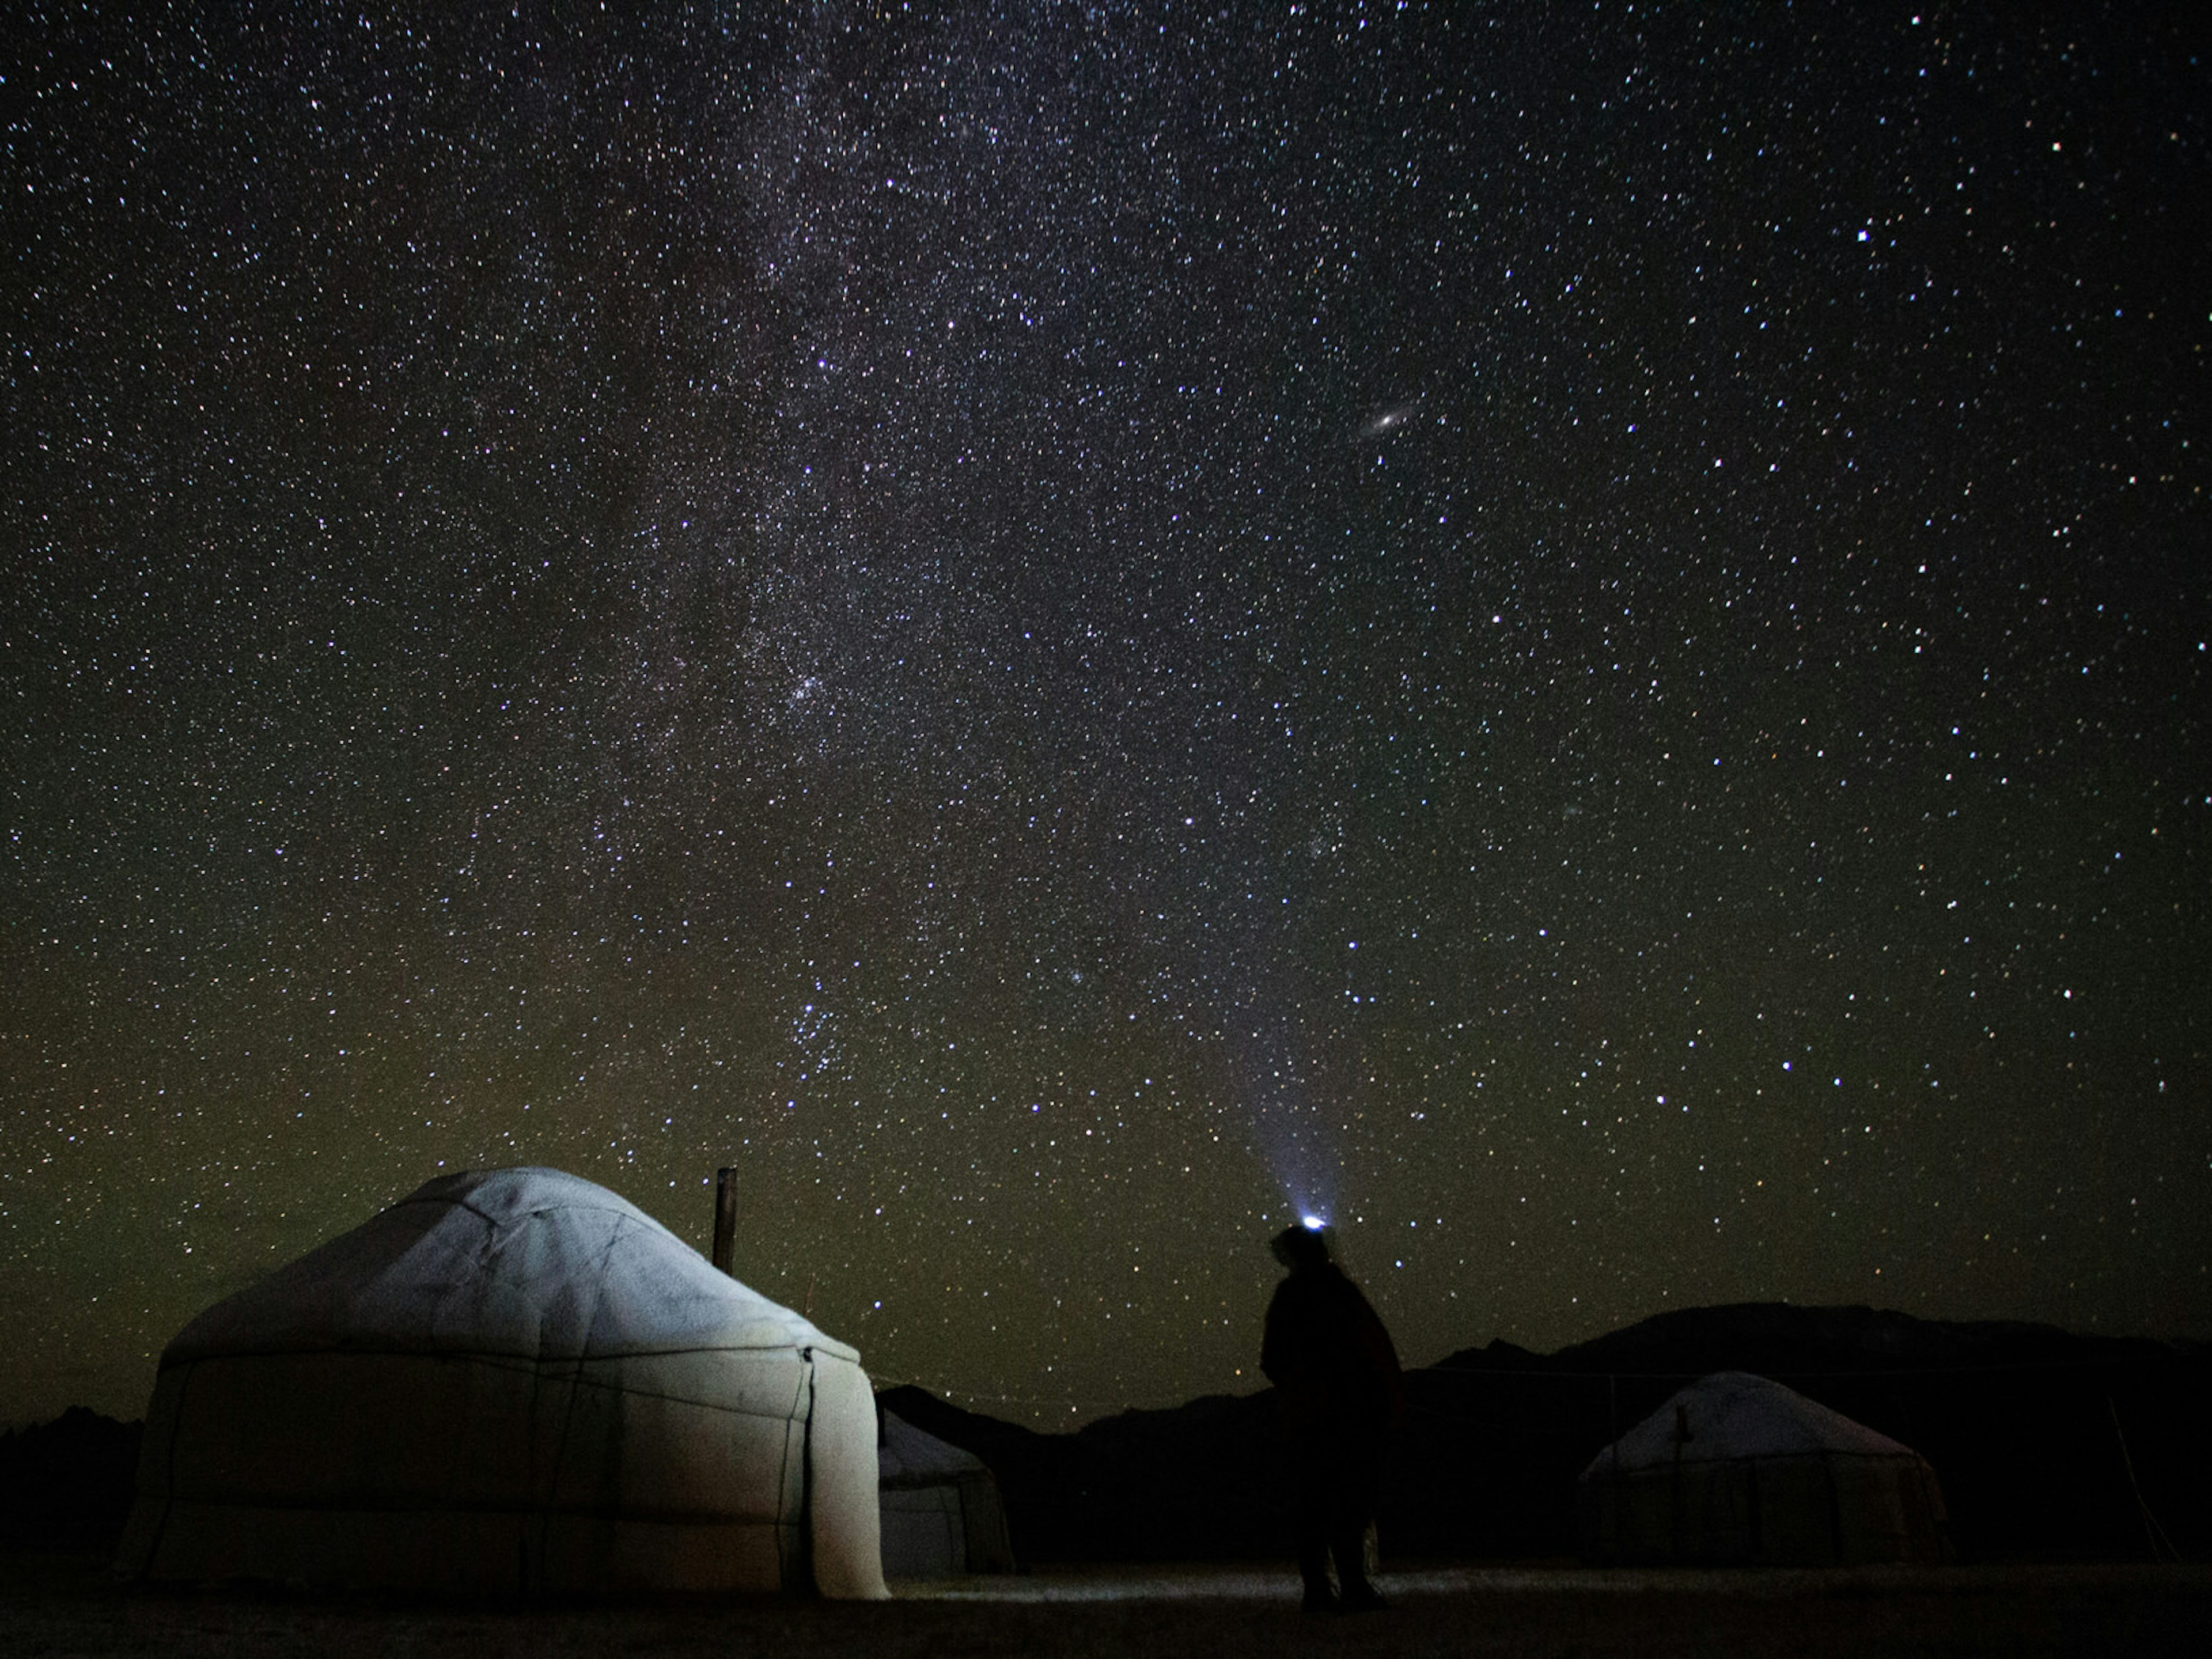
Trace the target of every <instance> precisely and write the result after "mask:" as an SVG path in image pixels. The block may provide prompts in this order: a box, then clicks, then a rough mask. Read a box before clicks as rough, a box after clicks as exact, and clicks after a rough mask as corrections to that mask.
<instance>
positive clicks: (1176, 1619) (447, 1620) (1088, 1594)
mask: <svg viewBox="0 0 2212 1659" xmlns="http://www.w3.org/2000/svg"><path fill="white" fill-rule="evenodd" d="M1382 1582H1383V1585H1384V1587H1385V1589H1387V1590H1389V1594H1390V1595H1391V1600H1392V1605H1391V1607H1390V1610H1389V1612H1387V1613H1379V1614H1374V1615H1370V1616H1363V1617H1357V1618H1340V1619H1330V1620H1316V1619H1310V1618H1307V1617H1304V1615H1302V1614H1301V1613H1299V1611H1298V1608H1297V1583H1296V1581H1295V1579H1294V1577H1292V1575H1291V1573H1290V1572H1289V1571H1287V1570H1286V1569H1283V1568H1277V1567H1273V1566H1267V1567H1261V1566H1251V1567H1164V1568H1141V1567H1139V1568H1128V1567H1115V1568H1097V1569H1089V1570H1081V1571H1050V1572H1039V1573H1036V1574H1034V1575H1025V1576H1023V1577H1012V1578H990V1579H985V1578H971V1579H964V1580H956V1581H951V1582H950V1583H933V1584H921V1583H912V1584H902V1585H899V1586H897V1587H896V1588H897V1589H899V1591H900V1599H899V1600H897V1601H892V1602H889V1603H882V1602H878V1603H872V1604H856V1603H849V1602H848V1603H838V1602H803V1601H782V1600H775V1599H769V1598H745V1599H733V1598H702V1599H673V1598H655V1599H651V1600H635V1601H599V1602H592V1603H584V1604H577V1605H573V1606H550V1607H549V1606H545V1605H542V1604H538V1605H520V1604H499V1603H450V1602H425V1601H394V1600H387V1599H382V1598H373V1597H334V1596H306V1595H276V1594H252V1593H246V1592H239V1591H221V1592H216V1591H200V1592H178V1591H171V1590H160V1589H148V1588H145V1587H143V1586H121V1585H118V1584H117V1583H115V1582H114V1581H113V1579H112V1577H110V1576H109V1574H108V1572H107V1570H106V1565H105V1563H104V1562H101V1561H99V1560H95V1559H88V1558H85V1557H61V1556H14V1557H0V1654H4V1655H8V1656H11V1659H12V1656H19V1655H20V1656H33V1655H36V1656H46V1655H64V1656H65V1655H84V1656H100V1659H107V1656H118V1655H138V1654H144V1655H149V1656H153V1655H159V1656H161V1659H189V1656H196V1655H203V1654H205V1655H217V1654H220V1655H225V1656H229V1655H264V1654H265V1655H298V1656H301V1659H356V1656H361V1659H367V1656H408V1659H445V1656H455V1659H459V1656H467V1659H505V1656H510V1655H512V1656H517V1659H520V1656H531V1659H562V1656H568V1655H576V1656H592V1659H603V1656H616V1655H639V1656H656V1659H657V1656H671V1659H673V1656H685V1655H693V1654H696V1655H701V1656H708V1655H712V1656H714V1659H748V1656H756V1655H760V1656H765V1655H781V1654H790V1655H793V1656H805V1659H847V1656H850V1659H863V1656H865V1659H909V1656H914V1659H919V1656H931V1659H935V1656H958V1655H969V1654H973V1655H993V1656H998V1655H1026V1654H1050V1655H1053V1656H1055V1659H1059V1656H1071V1659H1083V1656H1090V1655H1100V1656H1104V1655H1116V1656H1119V1655H1133V1656H1141V1659H1161V1656H1165V1655H1170V1654H1199V1655H1203V1656H1205V1659H1248V1656H1249V1659H1294V1656H1300V1655H1305V1654H1316V1655H1326V1656H1336V1655H1367V1654H1374V1655H1383V1654H1389V1655H1422V1654H1471V1655H1485V1654H1498V1655H1507V1654H1510V1655H1514V1656H1530V1659H1565V1656H1570V1655H1572V1656H1578V1659H1594V1656H1602V1655H1612V1654H1621V1655H1631V1654H1633V1655H1638V1656H1644V1655H1649V1656H1657V1659H1668V1656H1689V1655H1728V1656H1731V1659H1735V1656H1741V1655H1747V1654H1781V1655H1823V1656H1825V1655H1844V1654H1850V1655H1859V1654H1881V1655H1885V1656H1887V1655H1918V1654H1931V1655H1938V1654H1940V1655H1953V1654H1958V1655H1966V1654H1972V1655H1998V1654H2002V1655H2006V1656H2020V1655H2045V1654H2049V1655H2060V1654H2063V1655H2069V1656H2071V1655H2081V1654H2130V1655H2132V1654H2142V1655H2165V1654H2174V1655H2182V1654H2186V1655H2189V1656H2191V1659H2197V1656H2198V1655H2201V1654H2203V1653H2205V1652H2207V1651H2212V1567H2207V1566H2197V1565H2189V1566H2179V1567H2154V1566H2140V1567H2130V1566H2110V1565H2087V1566H2070V1565H2067V1566H2033V1567H2025V1566H2008V1567H1973V1568H1943V1569H1922V1570H1904V1569H1869V1570H1859V1571H1828V1572H1818V1571H1802V1572H1799V1571H1739V1572H1695V1571H1673V1572H1635V1571H1588V1570H1583V1569H1577V1568H1571V1567H1554V1568H1547V1567H1527V1566H1516V1567H1468V1566H1443V1565H1437V1566H1431V1567H1425V1568H1413V1569H1409V1570H1407V1571H1399V1572H1395V1573H1386V1574H1385V1575H1384V1576H1383V1580H1382Z"/></svg>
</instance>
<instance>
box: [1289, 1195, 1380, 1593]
mask: <svg viewBox="0 0 2212 1659" xmlns="http://www.w3.org/2000/svg"><path fill="white" fill-rule="evenodd" d="M1270 1248H1271V1249H1273V1251H1274V1253H1275V1259H1276V1260H1277V1261H1279V1262H1281V1263H1282V1264H1283V1265H1284V1266H1285V1267H1288V1268H1289V1269H1290V1270H1291V1272H1290V1276H1289V1277H1288V1278H1287V1279H1284V1280H1283V1282H1282V1283H1281V1284H1280V1285H1277V1286H1276V1287H1275V1299H1274V1300H1273V1302H1271V1303H1269V1304H1267V1337H1266V1340H1265V1341H1264V1342H1263V1343H1262V1344H1261V1349H1260V1369H1261V1370H1263V1371H1265V1372H1266V1373H1267V1380H1268V1381H1269V1382H1270V1383H1273V1384H1274V1385H1275V1395H1276V1399H1277V1401H1279V1404H1280V1406H1281V1407H1282V1413H1283V1428H1284V1431H1285V1436H1286V1437H1287V1438H1288V1439H1289V1442H1290V1448H1291V1497H1292V1502H1293V1504H1295V1506H1296V1515H1297V1548H1298V1573H1299V1576H1300V1577H1303V1578H1304V1580H1305V1586H1306V1598H1305V1607H1306V1611H1307V1612H1308V1613H1328V1612H1331V1611H1333V1610H1334V1609H1335V1608H1337V1607H1343V1608H1344V1609H1346V1611H1348V1612H1360V1613H1364V1612H1370V1611H1372V1610H1375V1609H1377V1608H1380V1607H1382V1606H1383V1597H1382V1595H1381V1594H1380V1593H1379V1592H1378V1591H1377V1590H1376V1588H1375V1586H1374V1585H1372V1584H1370V1583H1368V1581H1367V1559H1366V1543H1367V1528H1368V1526H1369V1524H1370V1522H1372V1521H1373V1520H1374V1518H1375V1500H1376V1495H1377V1492H1378V1490H1379V1489H1380V1487H1381V1486H1382V1481H1383V1437H1384V1435H1385V1433H1386V1431H1388V1430H1389V1426H1390V1425H1391V1424H1392V1423H1393V1422H1395V1420H1396V1419H1398V1417H1399V1416H1400V1415H1401V1413H1403V1412H1404V1410H1405V1394H1404V1390H1403V1389H1402V1388H1401V1385H1400V1383H1399V1380H1398V1351H1397V1350H1396V1349H1395V1348H1394V1347H1392V1346H1390V1333H1389V1332H1388V1331H1386V1330H1384V1329H1383V1322H1382V1321H1381V1320H1380V1319H1378V1318H1376V1315H1375V1310H1374V1309H1372V1308H1371V1307H1370V1306H1368V1304H1367V1298H1366V1297H1364V1296H1362V1295H1361V1294H1360V1293H1359V1287H1358V1285H1355V1284H1353V1283H1352V1281H1351V1280H1350V1279H1347V1278H1346V1277H1345V1276H1344V1273H1343V1270H1342V1269H1341V1268H1340V1267H1338V1266H1337V1265H1336V1263H1335V1262H1334V1261H1331V1260H1330V1259H1329V1253H1328V1237H1326V1236H1325V1235H1324V1234H1323V1233H1322V1231H1321V1230H1320V1229H1319V1228H1317V1227H1288V1228H1285V1229H1284V1231H1281V1232H1280V1233H1278V1234H1277V1235H1276V1236H1275V1238H1274V1242H1273V1244H1272V1245H1271V1246H1270ZM1331 1555H1334V1557H1335V1558H1336V1578H1337V1583H1338V1584H1339V1586H1340V1592H1341V1597H1342V1599H1341V1601H1340V1600H1339V1597H1338V1595H1337V1594H1335V1593H1332V1592H1331V1590H1330V1589H1329V1584H1328V1562H1329V1558H1330V1556H1331Z"/></svg>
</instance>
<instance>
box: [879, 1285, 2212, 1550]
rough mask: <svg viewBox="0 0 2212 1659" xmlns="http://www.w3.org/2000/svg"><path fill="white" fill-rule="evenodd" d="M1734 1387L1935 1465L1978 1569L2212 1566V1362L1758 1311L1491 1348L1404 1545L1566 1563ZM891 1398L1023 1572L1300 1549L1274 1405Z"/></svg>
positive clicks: (1418, 1458)
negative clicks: (1641, 1456)
mask: <svg viewBox="0 0 2212 1659" xmlns="http://www.w3.org/2000/svg"><path fill="white" fill-rule="evenodd" d="M1717 1370H1747V1371H1752V1372H1755V1373H1757V1374H1759V1375H1760V1376H1770V1377H1772V1378H1774V1379H1775V1380H1776V1381H1778V1382H1781V1383H1786V1384H1787V1385H1788V1386H1790V1387H1791V1388H1793V1389H1796V1390H1797V1391H1798V1392H1799V1393H1801V1394H1803V1395H1807V1396H1808V1397H1809V1398H1812V1399H1814V1400H1817V1401H1820V1403H1821V1404H1823V1405H1826V1406H1828V1407H1832V1409H1834V1410H1837V1411H1839V1412H1842V1413H1844V1415H1845V1416H1847V1417H1850V1418H1854V1419H1857V1420H1858V1421H1860V1422H1862V1423H1864V1424H1866V1425H1867V1426H1869V1428H1873V1429H1876V1430H1879V1431H1881V1432H1882V1433H1884V1434H1887V1435H1888V1436H1890V1437H1892V1438H1893V1439H1896V1440H1899V1441H1902V1442H1903V1443H1905V1444H1906V1445H1909V1446H1911V1447H1913V1448H1914V1449H1916V1450H1917V1451H1919V1452H1920V1453H1921V1454H1922V1455H1923V1456H1925V1457H1926V1458H1927V1459H1928V1460H1929V1462H1930V1463H1931V1464H1933V1465H1934V1467H1935V1468H1936V1474H1937V1476H1938V1478H1939V1479H1940V1480H1942V1482H1943V1485H1944V1490H1945V1493H1946V1496H1947V1498H1948V1503H1949V1507H1950V1512H1951V1517H1952V1523H1953V1537H1954V1543H1955V1544H1956V1545H1957V1547H1959V1549H1960V1553H1961V1554H1962V1555H1964V1556H1965V1557H1966V1558H1967V1559H1974V1558H1976V1557H1984V1558H1986V1557H1990V1556H2008V1557H2021V1556H2081V1557H2115V1556H2118V1557H2125V1556H2142V1555H2144V1554H2147V1553H2149V1552H2150V1549H2151V1545H2150V1542H2149V1540H2150V1538H2151V1536H2152V1533H2151V1528H2150V1526H2149V1523H2148V1520H2147V1517H2146V1511H2148V1515H2149V1516H2152V1517H2155V1519H2156V1521H2157V1523H2158V1524H2159V1526H2160V1527H2161V1528H2163V1529H2164V1531H2165V1534H2166V1535H2167V1536H2170V1537H2171V1538H2172V1540H2173V1541H2174V1542H2175V1543H2177V1544H2179V1545H2180V1546H2181V1547H2184V1548H2185V1549H2189V1548H2194V1549H2197V1550H2202V1549H2203V1548H2204V1547H2206V1546H2207V1545H2208V1544H2212V1516H2207V1514H2206V1504H2205V1499H2204V1498H2203V1493H2204V1492H2207V1491H2208V1490H2212V1413H2207V1412H2206V1411H2205V1409H2204V1407H2205V1403H2206V1401H2207V1400H2208V1398H2212V1389H2208V1387H2207V1384H2208V1383H2212V1357H2208V1351H2207V1349H2206V1347H2205V1346H2204V1345H2203V1344H2202V1343H2196V1342H2161V1341H2154V1340H2148V1339H2142V1338H2115V1337H2105V1336H2088V1335H2083V1334H2079V1333H2076V1332H2070V1331H2066V1330H2062V1329H2060V1328H2057V1327H2055V1326H2049V1325H2037V1324H2030V1323H2026V1322H2013V1321H1971V1322H1957V1321H1942V1320H1927V1319H1920V1318H1917V1317H1915V1316H1912V1315H1910V1314H1903V1313H1898V1312H1894V1311H1892V1310H1884V1309H1875V1308H1868V1307H1843V1308H1820V1307H1802V1306H1798V1305H1796V1304H1787V1303H1741V1304H1733V1305H1728V1306H1722V1307H1713V1308H1685V1309H1679V1310H1669V1311H1668V1312H1665V1313H1661V1314H1657V1315H1655V1316H1652V1317H1650V1318H1649V1319H1644V1320H1641V1321H1638V1322H1637V1323H1636V1324H1633V1325H1630V1326H1627V1327H1625V1328H1622V1329H1620V1330H1618V1331H1613V1332H1609V1333H1607V1334H1605V1335H1603V1336H1601V1337H1596V1338H1594V1339H1592V1340H1589V1341H1586V1342H1579V1343H1576V1344H1573V1345H1571V1346H1568V1347H1565V1348H1562V1349H1560V1350H1559V1352H1555V1353H1551V1354H1540V1353H1535V1352H1531V1351H1530V1350H1528V1349H1527V1348H1523V1347H1521V1346H1517V1345H1516V1344H1514V1343H1511V1342H1507V1341H1504V1340H1494V1341H1492V1342H1491V1343H1489V1344H1487V1345H1486V1346H1483V1347H1480V1348H1468V1349H1463V1350H1461V1351H1460V1352H1455V1353H1453V1354H1451V1355H1449V1356H1448V1357H1447V1358H1444V1359H1443V1360H1440V1361H1439V1362H1437V1364H1434V1365H1431V1366H1427V1367H1425V1368H1422V1369H1419V1370H1413V1371H1409V1372H1408V1373H1407V1378H1406V1392H1407V1407H1408V1411H1407V1420H1406V1422H1405V1423H1404V1424H1403V1425H1401V1431H1400V1436H1399V1446H1398V1451H1397V1455H1396V1457H1395V1462H1394V1467H1393V1469H1392V1472H1391V1475H1390V1479H1389V1483H1388V1487H1387V1492H1386V1496H1385V1499H1384V1503H1383V1516H1382V1528H1383V1535H1384V1540H1385V1544H1386V1547H1387V1548H1388V1549H1389V1550H1392V1551H1394V1552H1395V1553H1400V1554H1413V1555H1435V1556H1467V1555H1481V1556H1524V1557H1525V1556H1532V1555H1533V1556H1544V1555H1559V1554H1565V1553H1569V1552H1571V1550H1572V1548H1573V1539H1574V1491H1575V1479H1576V1477H1577V1474H1580V1472H1581V1471H1582V1469H1583V1468H1584V1467H1585V1466H1586V1465H1587V1464H1588V1463H1589V1461H1590V1460H1591V1459H1592V1458H1593V1457H1595V1455H1597V1453H1598V1452H1599V1451H1600V1450H1601V1449H1602V1448H1604V1447H1605V1446H1606V1445H1607V1444H1608V1443H1610V1442H1611V1441H1612V1440H1613V1439H1614V1438H1615V1437H1618V1436H1619V1435H1620V1433H1622V1432H1623V1431H1626V1430H1627V1429H1628V1428H1630V1427H1631V1426H1632V1425H1634V1424H1635V1423H1637V1422H1638V1421H1639V1420H1640V1419H1643V1418H1644V1417H1645V1416H1647V1415H1648V1414H1649V1413H1651V1412H1652V1411H1654V1410H1656V1409H1657V1408H1658V1407H1659V1406H1660V1405H1662V1403H1663V1402H1664V1401H1665V1400H1666V1399H1667V1397H1668V1395H1671V1394H1673V1393H1674V1390H1675V1389H1678V1388H1680V1386H1682V1385H1683V1384H1684V1383H1688V1382H1690V1381H1692V1380H1693V1379H1694V1378H1696V1377H1699V1376H1705V1375H1706V1374H1708V1373H1710V1372H1712V1371H1717ZM885 1399H886V1401H887V1403H890V1404H892V1405H893V1408H894V1409H896V1411H897V1412H898V1413H900V1415H902V1416H903V1417H905V1418H907V1419H908V1420H909V1421H912V1422H914V1423H915V1424H917V1425H920V1426H921V1427H922V1428H924V1429H927V1430H928V1431H929V1432H931V1433H933V1434H936V1435H939V1437H942V1438H944V1439H947V1440H950V1441H952V1442H953V1443H956V1444H959V1445H963V1446H966V1447H967V1448H968V1449H969V1450H971V1451H973V1452H975V1455H978V1456H979V1457H981V1458H982V1459H983V1460H984V1462H987V1463H988V1464H990V1465H991V1467H992V1468H993V1470H994V1472H995V1473H996V1474H997V1475H998V1477H999V1480H1000V1486H1001V1487H1002V1489H1003V1490H1004V1492H1005V1493H1006V1503H1007V1510H1008V1515H1009V1518H1010V1521H1011V1522H1012V1528H1013V1534H1014V1547H1015V1549H1016V1551H1017V1552H1018V1553H1022V1554H1024V1556H1025V1557H1026V1558H1027V1559H1036V1560H1050V1559H1112V1558H1125V1559H1140V1558H1155V1559H1161V1558H1164V1559H1174V1558H1178V1557H1181V1558H1189V1559H1208V1558H1213V1559H1219V1558H1234V1557H1240V1556H1253V1555H1266V1554H1275V1553H1282V1552H1283V1551H1284V1550H1285V1549H1286V1548H1287V1547H1288V1546H1287V1537H1286V1525H1285V1519H1284V1510H1283V1493H1282V1491H1281V1486H1280V1473H1279V1471H1280V1464H1281V1457H1280V1455H1279V1445H1278V1443H1277V1440H1276V1424H1275V1412H1274V1404H1273V1397H1272V1394H1271V1392H1269V1391H1264V1390H1263V1391H1261V1392H1260V1393H1257V1394H1253V1395H1242V1396H1229V1395H1211V1396H1208V1397H1206V1398H1205V1399H1203V1400H1194V1401H1191V1402H1190V1403H1189V1404H1188V1405H1187V1406H1183V1407H1178V1408H1176V1409H1174V1410H1170V1411H1144V1412H1125V1413H1119V1414H1117V1415H1115V1416H1113V1417H1108V1418H1103V1419H1099V1420H1097V1421H1096V1422H1092V1423H1089V1424H1085V1425H1083V1426H1082V1427H1081V1428H1079V1429H1077V1430H1074V1431H1069V1432H1066V1433H1058V1434H1038V1433H1036V1432H1035V1431H1030V1430H1026V1429H1019V1428H1017V1427H1015V1425H1011V1424H1003V1423H1000V1422H998V1421H997V1420H996V1419H990V1418H987V1417H981V1416H978V1415H977V1414H975V1413H965V1412H961V1411H959V1410H958V1409H957V1407H951V1406H948V1405H945V1403H944V1402H942V1401H937V1400H935V1399H934V1398H933V1397H932V1396H931V1395H927V1394H926V1393H925V1392H923V1391H922V1390H921V1389H897V1390H893V1391H891V1392H890V1393H889V1394H887V1395H886V1396H885ZM2131 1458H2132V1461H2133V1462H2134V1464H2135V1469H2134V1471H2133V1474H2130V1468H2129V1464H2130V1459H2131ZM2138 1480H2140V1482H2141V1487H2140V1493H2141V1496H2140V1498H2139V1497H2138V1488H2137V1486H2136V1482H2137V1481H2138Z"/></svg>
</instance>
